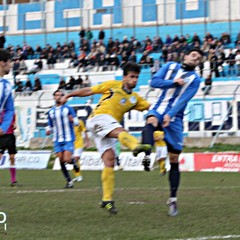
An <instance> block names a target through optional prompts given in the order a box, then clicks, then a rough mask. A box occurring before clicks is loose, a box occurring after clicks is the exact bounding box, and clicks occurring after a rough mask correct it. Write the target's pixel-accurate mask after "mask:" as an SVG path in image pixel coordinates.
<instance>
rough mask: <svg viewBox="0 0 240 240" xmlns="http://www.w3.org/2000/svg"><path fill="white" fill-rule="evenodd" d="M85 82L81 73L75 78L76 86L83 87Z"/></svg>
mask: <svg viewBox="0 0 240 240" xmlns="http://www.w3.org/2000/svg"><path fill="white" fill-rule="evenodd" d="M82 84H83V79H82V78H81V75H78V78H77V79H76V80H75V88H81V87H82Z"/></svg>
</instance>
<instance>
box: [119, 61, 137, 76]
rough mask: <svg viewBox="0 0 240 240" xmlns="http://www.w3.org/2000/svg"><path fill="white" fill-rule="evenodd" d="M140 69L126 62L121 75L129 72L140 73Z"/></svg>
mask: <svg viewBox="0 0 240 240" xmlns="http://www.w3.org/2000/svg"><path fill="white" fill-rule="evenodd" d="M140 71H141V68H140V67H139V66H138V65H137V64H136V63H134V62H127V63H126V64H125V65H124V67H123V75H124V76H126V75H128V73H129V72H136V73H140Z"/></svg>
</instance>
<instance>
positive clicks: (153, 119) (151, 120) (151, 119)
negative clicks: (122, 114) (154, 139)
mask: <svg viewBox="0 0 240 240" xmlns="http://www.w3.org/2000/svg"><path fill="white" fill-rule="evenodd" d="M148 124H151V125H153V126H154V127H155V128H156V127H157V126H158V119H157V118H156V117H155V116H150V117H148V118H147V121H146V125H148Z"/></svg>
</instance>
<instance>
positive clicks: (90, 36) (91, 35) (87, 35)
mask: <svg viewBox="0 0 240 240" xmlns="http://www.w3.org/2000/svg"><path fill="white" fill-rule="evenodd" d="M92 38H93V33H92V31H91V29H90V28H87V31H86V39H87V40H88V42H89V43H91V40H92Z"/></svg>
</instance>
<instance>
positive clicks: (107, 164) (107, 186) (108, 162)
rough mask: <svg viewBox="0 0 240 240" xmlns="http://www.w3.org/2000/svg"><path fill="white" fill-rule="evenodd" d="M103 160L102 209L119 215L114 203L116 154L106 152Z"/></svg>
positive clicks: (111, 151) (110, 151) (110, 150)
mask: <svg viewBox="0 0 240 240" xmlns="http://www.w3.org/2000/svg"><path fill="white" fill-rule="evenodd" d="M102 159H103V162H104V169H103V171H102V175H101V181H102V202H101V207H102V208H106V209H107V210H108V211H109V213H111V214H117V209H116V208H115V205H114V201H113V192H114V184H115V179H114V161H115V152H114V151H113V149H108V150H106V151H105V152H104V153H103V155H102Z"/></svg>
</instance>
